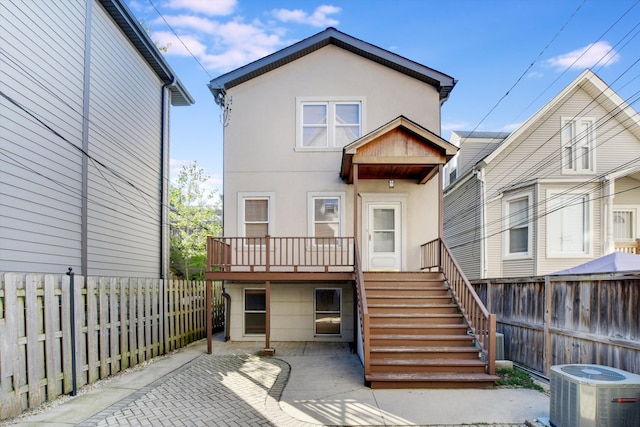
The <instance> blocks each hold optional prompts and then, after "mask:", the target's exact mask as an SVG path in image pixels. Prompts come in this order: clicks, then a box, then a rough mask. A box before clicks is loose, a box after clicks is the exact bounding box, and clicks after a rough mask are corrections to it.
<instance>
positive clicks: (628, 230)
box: [613, 210, 633, 241]
mask: <svg viewBox="0 0 640 427" xmlns="http://www.w3.org/2000/svg"><path fill="white" fill-rule="evenodd" d="M613 239H614V240H616V241H630V240H633V211H631V210H628V211H627V210H625V211H614V212H613Z"/></svg>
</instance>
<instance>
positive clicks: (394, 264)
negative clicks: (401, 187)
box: [367, 202, 402, 271]
mask: <svg viewBox="0 0 640 427" xmlns="http://www.w3.org/2000/svg"><path fill="white" fill-rule="evenodd" d="M401 218H402V215H401V211H400V203H399V202H386V203H369V204H368V222H367V225H368V226H367V234H368V235H367V239H368V260H369V270H370V271H374V270H388V271H399V270H400V269H401V267H402V242H401V237H402V224H401Z"/></svg>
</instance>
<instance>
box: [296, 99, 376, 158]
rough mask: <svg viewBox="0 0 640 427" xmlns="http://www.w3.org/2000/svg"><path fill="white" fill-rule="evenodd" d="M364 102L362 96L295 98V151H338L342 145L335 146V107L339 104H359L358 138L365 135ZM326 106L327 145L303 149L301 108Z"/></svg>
mask: <svg viewBox="0 0 640 427" xmlns="http://www.w3.org/2000/svg"><path fill="white" fill-rule="evenodd" d="M365 101H366V97H364V96H354V97H344V96H332V97H318V96H299V97H296V147H295V150H296V151H340V150H342V148H343V147H344V146H343V145H336V132H335V130H336V127H339V126H338V125H337V124H336V123H335V117H336V110H335V107H336V105H339V104H359V105H360V136H359V138H360V137H362V136H363V135H365V131H366V126H365V120H364V118H365V117H366V114H365ZM313 104H315V105H326V106H327V121H328V123H327V144H326V145H325V146H323V147H305V146H304V145H303V140H304V136H303V127H304V123H303V111H304V110H303V107H304V106H305V105H313Z"/></svg>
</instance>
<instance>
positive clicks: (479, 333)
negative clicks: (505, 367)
mask: <svg viewBox="0 0 640 427" xmlns="http://www.w3.org/2000/svg"><path fill="white" fill-rule="evenodd" d="M421 253H422V269H427V268H433V267H438V268H440V270H441V271H442V273H443V274H444V276H445V279H446V280H447V282H448V283H449V286H451V291H452V292H453V297H454V298H455V300H456V302H457V303H458V306H459V307H460V310H461V312H462V314H463V316H464V318H465V320H466V321H467V324H468V325H469V328H470V329H471V331H472V333H473V336H474V337H475V339H476V342H477V343H478V345H479V346H480V349H481V351H482V352H483V354H484V357H485V360H486V361H487V362H488V371H489V372H488V373H489V374H495V369H496V366H495V359H496V357H495V348H496V316H495V314H490V313H489V311H488V310H487V309H486V307H485V306H484V304H483V303H482V301H481V300H480V298H479V297H478V294H476V292H475V290H474V289H473V287H472V286H471V284H470V283H469V281H468V280H467V278H466V277H465V275H464V273H463V272H462V269H461V268H460V266H459V265H458V263H457V262H456V260H455V258H454V257H453V256H452V255H451V251H450V250H449V247H448V246H447V244H446V243H445V242H444V241H443V240H442V239H436V240H433V241H431V242H429V243H425V244H423V245H422V246H421Z"/></svg>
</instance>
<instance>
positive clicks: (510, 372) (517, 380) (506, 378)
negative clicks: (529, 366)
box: [496, 369, 544, 393]
mask: <svg viewBox="0 0 640 427" xmlns="http://www.w3.org/2000/svg"><path fill="white" fill-rule="evenodd" d="M496 375H497V376H499V377H500V379H499V380H498V381H496V385H498V386H501V387H510V388H529V389H531V390H537V391H539V392H542V393H544V388H542V386H540V385H539V384H537V383H536V382H535V381H534V380H533V378H531V376H529V374H527V373H526V372H523V371H520V370H518V369H497V370H496Z"/></svg>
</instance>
